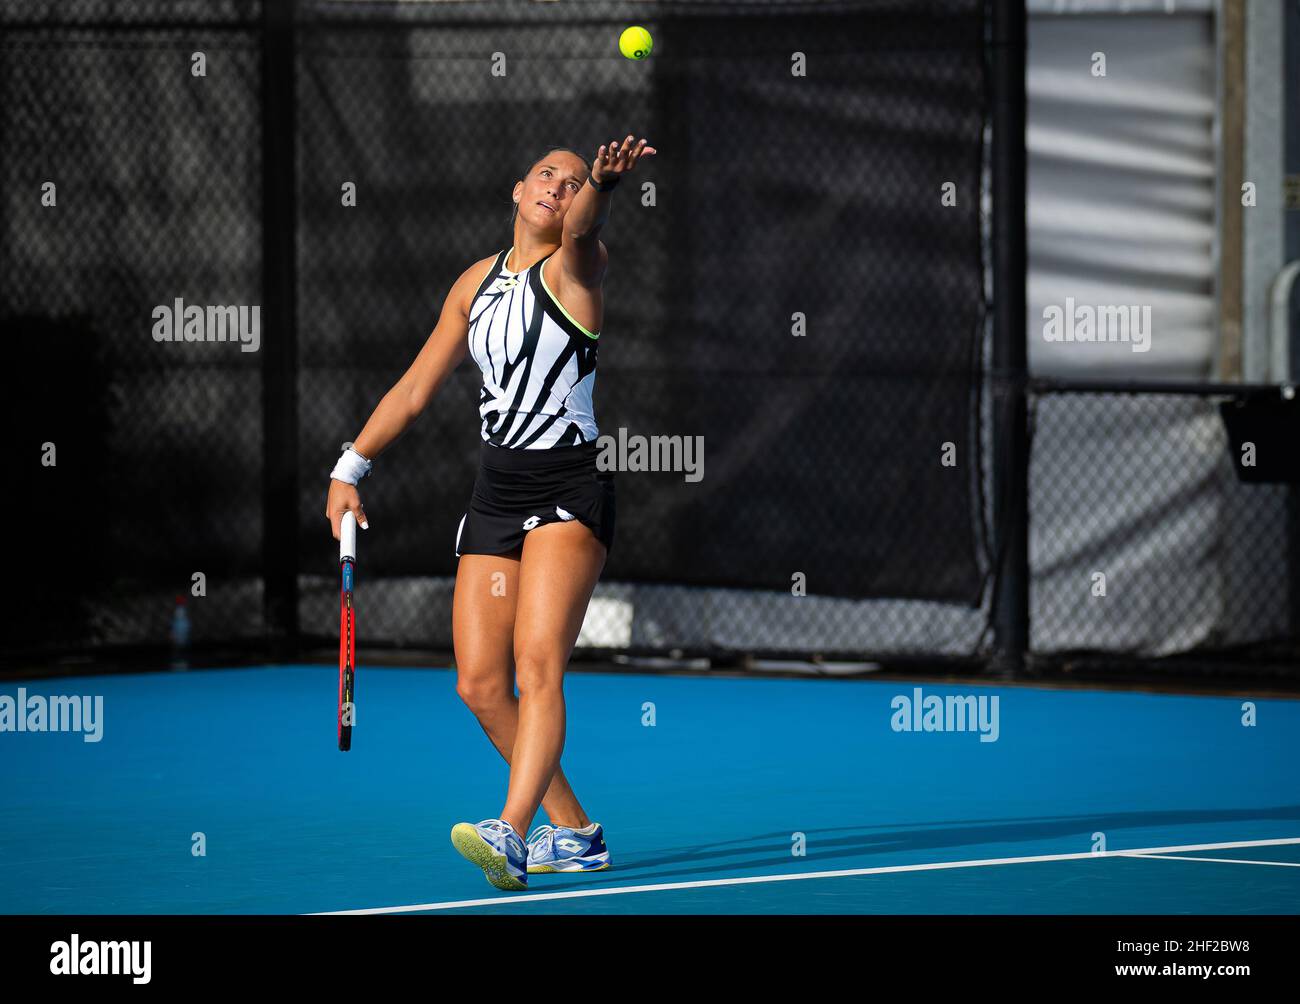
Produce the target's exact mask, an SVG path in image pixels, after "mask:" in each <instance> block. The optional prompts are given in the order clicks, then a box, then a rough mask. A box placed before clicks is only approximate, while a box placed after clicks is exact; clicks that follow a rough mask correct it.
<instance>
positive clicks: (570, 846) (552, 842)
mask: <svg viewBox="0 0 1300 1004" xmlns="http://www.w3.org/2000/svg"><path fill="white" fill-rule="evenodd" d="M610 864H611V861H610V857H609V848H608V847H606V846H605V831H604V830H603V829H602V828H601V825H600V824H599V823H590V824H589V825H587V826H584V827H583V828H582V829H580V830H575V829H573V828H572V827H569V826H549V825H547V824H545V823H543V824H542V825H541V826H538V827H536V828H534V830H533V832H532V833H530V834H529V835H528V871H529V872H530V873H531V874H537V873H539V872H599V871H604V870H605V869H606V868H608V867H609V866H610Z"/></svg>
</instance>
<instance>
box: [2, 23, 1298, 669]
mask: <svg viewBox="0 0 1300 1004" xmlns="http://www.w3.org/2000/svg"><path fill="white" fill-rule="evenodd" d="M269 15H275V17H276V18H278V19H279V20H278V22H275V18H269ZM286 15H292V18H287V17H286ZM273 22H275V23H278V24H279V25H280V29H281V33H280V34H278V35H277V34H275V32H274V31H273V30H271V28H270V27H268V26H269V25H271V24H272V23H273ZM632 23H636V24H643V25H645V26H646V27H647V28H649V29H650V31H651V33H652V35H653V36H654V38H655V43H656V58H651V59H650V60H647V61H644V62H639V63H632V62H629V61H627V60H624V59H623V58H622V57H621V56H620V55H618V53H617V51H616V50H615V49H614V39H615V38H616V37H617V33H618V31H619V30H620V29H621V27H622V26H624V25H626V24H632ZM286 27H287V28H288V29H289V30H288V31H287V33H286V32H285V31H284V30H283V29H285V28H286ZM0 29H2V32H0V88H2V93H0V178H2V179H3V183H4V196H3V200H2V201H0V207H2V208H0V229H2V231H3V241H2V243H0V325H2V326H3V332H4V335H5V344H6V348H7V349H8V350H9V357H8V358H9V362H10V366H11V367H12V370H11V384H12V385H13V391H12V393H10V394H9V395H8V396H7V403H8V404H9V406H10V407H9V410H10V415H9V427H10V429H11V430H12V435H13V442H14V444H15V450H16V451H17V452H18V454H19V455H20V457H21V458H23V459H22V463H23V465H24V466H23V472H24V473H23V474H22V476H21V483H22V490H21V492H18V493H15V497H16V501H17V505H18V506H19V508H20V511H21V520H20V527H19V529H18V530H17V531H16V532H15V533H14V534H13V542H14V544H13V546H14V550H13V553H12V556H11V558H12V565H13V567H15V568H19V569H21V570H22V576H23V580H24V588H23V589H21V590H18V591H16V592H15V593H14V594H13V595H12V596H11V598H10V601H9V602H8V603H7V605H6V606H7V611H8V617H9V619H10V622H11V623H10V625H9V626H8V627H7V629H6V638H7V643H6V652H5V655H6V657H11V656H13V655H15V654H18V655H19V656H20V657H22V658H35V657H40V656H43V655H55V654H61V653H69V652H96V651H104V650H106V649H110V648H115V647H118V646H153V647H157V648H159V649H163V648H165V646H167V645H168V644H169V632H170V631H171V630H172V629H173V626H174V624H175V623H176V619H175V617H174V609H175V603H176V597H178V596H182V597H184V598H185V599H186V600H187V606H188V611H189V617H188V622H189V624H190V625H191V628H190V630H191V632H192V643H193V645H194V646H196V647H203V646H208V647H215V646H224V647H230V646H232V645H240V644H243V645H247V646H248V647H250V648H260V647H262V646H264V645H265V643H266V642H267V640H268V639H269V638H272V637H278V638H280V639H282V640H283V639H285V638H287V639H288V641H289V642H290V643H291V644H290V649H293V648H303V647H306V646H310V645H313V644H316V643H323V644H329V643H330V642H331V641H332V640H333V638H334V631H335V630H336V625H337V616H336V613H337V611H336V604H337V594H336V590H337V581H336V569H335V564H334V555H335V549H334V546H333V542H332V541H331V540H330V538H329V535H328V531H327V528H326V526H325V522H324V519H323V515H322V511H323V507H324V496H325V490H326V481H327V475H328V471H329V469H330V467H331V465H332V464H333V462H334V460H335V458H336V457H337V455H338V452H339V449H340V446H341V444H342V443H343V442H344V441H346V440H348V439H351V438H352V437H353V436H354V435H355V434H356V433H357V432H358V431H359V429H360V427H361V425H362V423H363V422H364V420H365V419H366V417H367V416H368V414H369V413H370V410H371V409H372V408H373V407H374V406H375V404H376V403H377V402H378V400H379V399H380V397H381V396H382V395H383V393H384V392H385V391H386V390H387V389H388V388H389V387H390V386H391V385H392V383H393V382H394V381H395V380H396V378H397V377H398V376H399V375H400V374H401V372H402V371H403V370H404V368H405V367H406V366H407V365H408V364H409V362H410V360H411V359H412V358H413V357H414V355H415V353H416V352H417V351H418V349H419V348H420V346H421V345H422V343H423V341H424V339H425V337H426V336H427V334H428V332H429V330H430V329H431V328H432V326H433V324H434V322H435V320H436V318H437V315H438V312H439V310H440V308H441V305H442V300H443V297H444V296H445V295H446V292H447V290H448V288H449V287H450V285H451V283H452V282H453V281H454V280H455V278H456V277H457V276H458V275H460V273H461V272H462V271H463V270H464V269H465V268H467V267H468V266H469V265H470V264H471V263H472V262H474V261H476V260H478V259H481V258H484V257H487V256H489V255H491V254H493V253H494V252H496V251H497V250H500V249H503V248H506V247H509V246H510V244H511V242H512V233H511V226H510V222H509V220H510V209H511V202H510V190H511V187H512V185H513V183H514V181H515V180H516V179H517V178H518V177H519V176H520V174H521V173H522V172H523V170H524V169H525V168H526V167H527V166H528V165H529V164H530V163H531V162H532V160H533V159H534V158H536V157H537V156H539V155H540V154H541V153H543V152H545V151H546V150H547V149H549V148H550V147H552V146H555V145H562V146H567V147H574V148H576V149H578V150H583V151H591V152H594V150H595V148H596V147H597V146H598V145H599V144H600V143H602V142H605V141H608V140H609V139H611V138H613V137H615V136H620V137H621V136H623V135H626V133H627V132H629V131H634V132H635V133H637V134H638V135H646V136H648V137H650V139H651V140H652V142H654V143H655V144H656V146H658V148H659V149H660V151H661V154H660V156H659V157H657V158H655V159H652V160H650V161H647V162H646V163H645V165H644V167H643V168H641V169H639V174H640V175H641V177H640V178H639V179H638V182H637V183H638V186H639V187H636V188H633V189H628V188H627V187H626V186H624V189H623V190H621V191H620V192H619V194H618V196H617V198H616V200H615V205H614V208H613V212H612V216H611V221H610V224H609V225H608V227H607V228H606V231H605V233H604V234H603V235H602V236H603V239H604V240H605V243H606V244H607V246H608V247H609V249H610V256H611V266H610V270H609V274H608V277H607V280H606V287H605V294H606V295H605V323H604V327H603V330H602V346H603V347H602V349H601V359H600V371H599V377H598V381H597V383H598V386H597V391H596V402H597V416H598V418H599V420H600V423H601V427H602V432H603V433H605V434H608V435H610V436H612V437H614V438H615V440H618V439H619V438H620V437H621V438H622V440H623V441H624V442H628V441H635V440H636V439H637V438H638V437H640V438H641V440H642V441H643V442H649V441H653V440H654V439H655V437H678V438H679V439H680V440H681V441H682V442H686V441H693V442H698V443H699V444H700V445H701V447H702V451H703V452H702V461H703V466H702V477H700V478H699V479H698V480H694V479H692V478H688V477H687V476H686V475H687V474H688V473H691V472H689V471H683V470H677V471H659V472H653V471H635V470H622V471H620V472H619V473H618V475H617V480H618V484H619V503H618V504H619V530H618V537H617V542H616V545H615V549H614V552H613V555H612V558H611V561H610V564H609V566H608V567H607V569H606V573H605V576H604V579H603V581H602V582H601V584H600V585H599V587H598V589H597V594H596V597H595V599H594V600H593V603H592V606H591V609H590V611H589V615H588V618H587V623H586V625H585V626H584V629H583V635H582V637H581V638H580V641H579V645H580V646H581V647H583V648H586V649H588V650H601V651H613V652H622V653H641V654H648V653H673V654H679V653H702V654H708V655H712V656H715V657H725V656H728V655H735V654H739V653H763V654H769V655H774V656H779V655H786V654H788V655H798V656H807V655H809V654H819V655H824V656H828V657H846V658H847V657H865V658H886V657H920V658H926V659H933V658H936V657H948V656H951V657H968V658H975V659H983V658H985V657H986V656H988V655H989V654H990V652H991V650H992V645H993V638H992V635H991V623H990V613H991V604H992V602H993V596H992V594H993V590H992V589H990V588H989V585H990V578H991V576H992V572H993V568H992V564H993V563H992V559H991V556H990V555H989V554H988V547H987V545H986V538H987V537H988V536H989V535H988V533H987V527H988V525H989V523H990V522H991V521H992V519H993V518H994V516H995V513H993V511H992V510H991V508H990V506H991V499H992V498H993V495H994V493H993V491H992V489H993V483H992V472H991V471H990V470H989V469H988V464H987V463H986V462H985V457H986V456H988V455H989V445H990V443H991V442H992V437H993V435H994V430H993V428H992V425H991V422H990V417H989V416H990V408H989V400H988V395H987V394H984V393H982V390H983V385H984V379H985V378H984V375H983V371H984V368H985V367H984V366H982V365H981V359H983V358H986V354H987V345H988V343H987V338H985V337H984V332H985V328H986V322H987V317H986V310H985V303H984V296H983V293H982V290H983V288H984V283H985V279H986V261H985V260H984V259H985V256H984V255H983V254H982V253H981V238H982V236H983V238H984V240H987V238H988V221H987V220H986V219H983V220H982V219H981V214H980V205H981V202H980V195H981V168H982V163H983V158H985V157H986V156H987V150H986V147H985V143H984V137H985V132H986V127H987V121H986V120H987V111H988V109H987V102H986V98H985V93H986V71H987V58H988V57H987V53H986V50H985V46H984V34H985V29H986V25H985V19H984V10H983V4H982V2H979V0H934V2H903V0H893V2H890V0H860V2H830V3H813V2H808V3H796V2H759V0H752V2H740V0H732V2H730V3H725V4H724V3H670V2H663V3H649V2H645V3H642V2H634V3H629V2H618V0H609V2H591V3H570V2H563V0H562V2H555V3H550V2H530V0H510V2H497V3H479V2H475V0H467V2H460V3H401V4H378V3H375V4H372V3H332V2H330V3H325V2H320V3H298V4H294V5H289V4H277V5H274V6H272V5H269V4H268V5H267V7H266V9H263V6H262V5H261V4H259V3H242V2H235V0H229V2H225V3H221V2H203V3H199V2H192V3H186V2H170V3H169V2H162V0H157V2H153V3H149V2H138V3H127V4H123V3H108V2H94V0H71V2H58V3H55V2H52V0H11V2H10V3H7V4H6V5H5V6H4V7H3V10H0ZM286 39H288V44H286ZM799 60H802V61H803V63H802V64H800V63H799ZM798 65H802V66H804V67H806V75H799V74H798V73H797V72H794V69H793V68H794V67H796V66H798ZM268 67H271V69H272V71H274V73H275V76H274V77H273V78H268V77H267V68H268ZM282 86H283V87H285V88H286V93H281V92H280V90H279V88H280V87H282ZM277 102H278V103H277ZM268 108H270V109H278V111H274V121H268V118H267V116H268ZM286 130H287V132H286ZM286 137H288V138H289V139H290V140H291V142H289V143H288V146H287V149H288V150H289V151H290V153H291V154H292V155H293V158H294V159H292V160H289V159H286V158H285V152H284V151H285V149H286V145H285V140H286ZM647 184H648V187H647ZM286 192H287V193H289V196H290V197H289V198H287V199H286V198H285V193H286ZM241 311H242V312H241ZM255 311H256V312H255ZM295 318H296V323H295V320H294V319H295ZM222 324H224V325H226V327H225V328H222V327H221V325H222ZM214 331H224V332H225V337H224V338H223V339H221V340H218V339H217V338H215V337H214V335H213V333H214ZM478 384H479V376H478V373H477V372H476V371H475V370H474V369H473V367H472V365H471V364H470V363H468V362H467V363H466V364H465V365H464V366H463V367H462V368H461V369H460V370H458V371H457V372H456V373H454V374H453V376H452V377H451V378H450V379H449V381H448V382H447V384H446V385H445V386H444V388H443V389H442V390H441V391H440V393H439V395H438V396H437V398H436V400H435V402H434V404H433V405H432V406H431V407H430V408H429V409H428V411H427V412H426V414H425V415H424V416H423V417H422V418H421V419H420V421H419V422H418V423H417V424H416V425H415V426H414V427H413V428H412V429H411V430H410V431H409V432H408V433H407V435H406V436H405V437H404V438H403V439H402V440H401V441H400V442H399V443H397V444H395V445H394V447H393V448H392V449H391V450H390V451H389V452H388V453H386V454H385V455H384V456H383V457H382V458H380V461H379V463H378V464H377V470H376V475H375V476H374V477H373V478H371V479H368V480H367V481H365V482H364V483H363V491H364V497H365V500H366V505H367V511H368V512H369V513H370V515H371V520H372V527H371V529H370V530H369V531H367V533H366V534H364V535H363V539H362V541H361V545H362V547H363V549H364V551H363V555H362V559H361V573H360V578H359V590H360V591H359V602H360V603H361V604H362V605H363V609H364V610H365V620H364V631H365V635H366V637H365V639H364V640H365V642H366V643H367V644H369V645H381V646H395V647H402V646H408V647H413V648H420V649H428V648H435V649H437V648H444V649H445V648H449V647H450V643H451V638H450V609H451V595H452V582H453V580H452V576H453V574H454V570H455V564H454V560H455V559H454V554H453V543H454V539H455V532H456V527H457V524H458V522H459V519H460V515H461V513H462V512H463V511H464V508H465V503H466V501H467V499H468V496H469V491H470V486H471V483H472V480H473V470H474V464H475V461H476V455H477V449H478V421H477V417H478V416H477V392H478ZM1031 400H1032V401H1033V403H1034V419H1035V421H1034V428H1035V430H1036V434H1035V439H1034V442H1033V449H1032V454H1031V474H1032V480H1031V485H1030V498H1029V516H1030V528H1031V534H1032V536H1031V552H1030V559H1031V586H1032V588H1031V596H1030V605H1031V609H1030V610H1029V617H1030V625H1031V629H1032V631H1031V647H1032V649H1033V651H1034V653H1035V654H1036V655H1037V656H1039V657H1041V658H1042V659H1044V660H1048V661H1050V660H1053V659H1069V658H1074V657H1075V656H1076V655H1077V653H1079V652H1093V653H1113V654H1125V655H1132V656H1135V657H1140V658H1148V659H1149V658H1153V657H1159V656H1163V655H1167V654H1173V653H1187V652H1193V653H1204V654H1210V655H1216V654H1227V653H1232V652H1237V651H1240V650H1242V649H1243V648H1257V647H1261V646H1263V647H1266V648H1267V649H1268V650H1269V651H1270V652H1284V653H1286V652H1294V648H1295V641H1296V638H1297V629H1296V625H1297V623H1298V621H1300V618H1297V615H1296V608H1297V601H1296V598H1295V597H1296V591H1297V585H1296V580H1295V569H1296V567H1297V561H1296V553H1297V550H1298V548H1297V541H1298V540H1300V525H1298V523H1297V519H1296V503H1295V499H1294V493H1293V489H1291V488H1290V487H1288V486H1285V485H1269V484H1259V485H1247V484H1243V483H1241V482H1239V481H1237V480H1236V478H1235V476H1234V474H1233V470H1232V465H1231V462H1230V460H1229V454H1228V451H1227V444H1226V440H1225V438H1224V434H1223V429H1222V424H1221V422H1220V421H1219V420H1218V416H1217V413H1216V411H1215V407H1214V401H1213V400H1212V399H1211V398H1209V397H1206V396H1204V395H1199V396H1198V395H1182V396H1180V395H1160V394H1149V395H1134V394H1059V395H1058V394H1048V395H1046V396H1041V397H1034V398H1032V399H1031ZM295 415H296V420H295V419H294V417H293V416H295ZM286 416H288V417H287V418H286ZM695 437H699V439H698V440H696V438H695ZM36 458H39V459H36ZM29 461H30V463H29ZM29 468H30V470H29ZM796 586H804V587H805V588H806V593H807V595H798V593H799V592H801V589H799V588H795V587H796Z"/></svg>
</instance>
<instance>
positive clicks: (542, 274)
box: [537, 251, 600, 338]
mask: <svg viewBox="0 0 1300 1004" xmlns="http://www.w3.org/2000/svg"><path fill="white" fill-rule="evenodd" d="M553 254H555V252H554V251H552V252H551V254H548V255H547V256H546V257H545V258H543V259H542V261H541V263H540V264H539V267H538V271H537V277H538V278H539V279H541V280H542V289H544V290H546V295H547V296H549V297H550V298H551V300H552V302H553V303H554V304H555V305H556V306H557V307H559V308H560V311H561V313H563V314H564V316H565V317H567V318H568V319H569V320H570V321H572V322H573V326H574V327H575V328H577V329H578V330H579V331H581V332H582V333H583V334H584V335H586V336H587V337H588V338H599V337H600V332H596V334H594V335H593V334H592V333H591V332H590V331H588V330H587V329H586V328H585V327H583V326H582V325H581V324H579V323H578V321H577V319H576V318H574V316H573V315H572V314H570V313H569V312H568V311H567V310H565V309H564V304H562V303H561V302H560V300H559V297H557V296H556V295H555V294H554V293H552V292H551V287H550V286H548V285H547V284H546V269H544V268H541V267H540V266H541V265H545V264H546V262H547V261H548V260H549V259H550V257H551V255H553Z"/></svg>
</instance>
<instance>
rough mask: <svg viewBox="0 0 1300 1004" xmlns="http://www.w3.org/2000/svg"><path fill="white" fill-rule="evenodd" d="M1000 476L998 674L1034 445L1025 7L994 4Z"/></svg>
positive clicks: (1008, 664) (1021, 592)
mask: <svg viewBox="0 0 1300 1004" xmlns="http://www.w3.org/2000/svg"><path fill="white" fill-rule="evenodd" d="M992 7H993V23H992V28H993V37H992V45H991V58H992V65H991V67H990V73H991V82H992V119H993V146H992V164H991V166H992V175H993V177H992V187H993V311H994V313H993V374H992V375H993V388H992V389H993V429H994V438H993V471H994V480H993V485H994V506H995V508H994V553H995V554H997V555H998V556H999V558H1000V567H999V568H998V569H997V570H996V575H995V578H994V582H995V584H996V588H995V593H994V609H993V626H994V637H995V645H996V650H995V654H994V663H993V669H994V671H995V672H1000V673H1003V674H1009V675H1013V676H1014V675H1016V674H1017V673H1019V672H1020V671H1021V670H1023V668H1024V661H1025V653H1026V650H1027V648H1028V645H1029V444H1028V437H1027V422H1026V397H1025V378H1026V372H1027V344H1026V339H1025V312H1026V309H1027V308H1026V300H1025V3H1024V0H993V4H992Z"/></svg>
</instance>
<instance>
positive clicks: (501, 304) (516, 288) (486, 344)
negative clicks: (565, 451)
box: [469, 247, 599, 450]
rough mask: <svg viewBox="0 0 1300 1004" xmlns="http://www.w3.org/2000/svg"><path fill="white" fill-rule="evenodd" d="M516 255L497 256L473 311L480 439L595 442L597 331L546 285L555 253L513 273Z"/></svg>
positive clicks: (525, 445)
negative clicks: (548, 263) (546, 268)
mask: <svg viewBox="0 0 1300 1004" xmlns="http://www.w3.org/2000/svg"><path fill="white" fill-rule="evenodd" d="M513 252H514V248H513V247H511V248H510V249H509V250H507V251H501V252H499V253H498V254H497V258H496V262H495V264H494V265H493V268H492V269H491V271H489V272H488V275H487V278H485V279H484V280H483V282H482V284H481V285H480V286H479V288H478V292H477V293H475V294H474V300H473V301H472V302H471V304H470V308H469V351H470V355H472V356H473V357H474V361H475V362H476V363H478V368H479V369H480V370H481V371H482V373H483V389H482V391H481V392H480V394H479V415H480V416H481V417H482V419H483V438H484V439H485V440H486V441H487V442H489V443H492V444H494V445H496V446H502V447H506V448H508V449H516V450H547V449H550V448H552V447H556V446H572V445H574V444H577V443H585V442H592V441H594V440H595V439H596V436H597V431H596V416H595V410H594V407H593V404H592V390H593V388H594V386H595V382H596V345H597V341H598V339H599V332H593V331H588V330H587V329H586V328H584V327H583V326H582V325H581V324H579V323H578V322H577V321H576V320H574V319H573V318H572V317H571V316H570V315H569V312H568V311H567V310H565V309H564V308H563V307H562V306H560V301H559V300H558V299H556V297H555V295H554V294H553V293H552V292H551V290H550V288H549V287H548V286H547V285H546V282H545V281H544V280H543V278H542V264H543V262H545V261H547V259H549V258H550V257H551V256H550V255H547V256H546V258H543V259H541V261H538V262H534V263H533V264H532V265H530V266H529V267H528V268H526V269H524V270H523V271H522V272H511V271H510V270H509V269H508V268H506V264H507V263H508V261H509V260H510V257H511V255H512V254H513ZM553 253H554V252H552V254H553Z"/></svg>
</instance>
